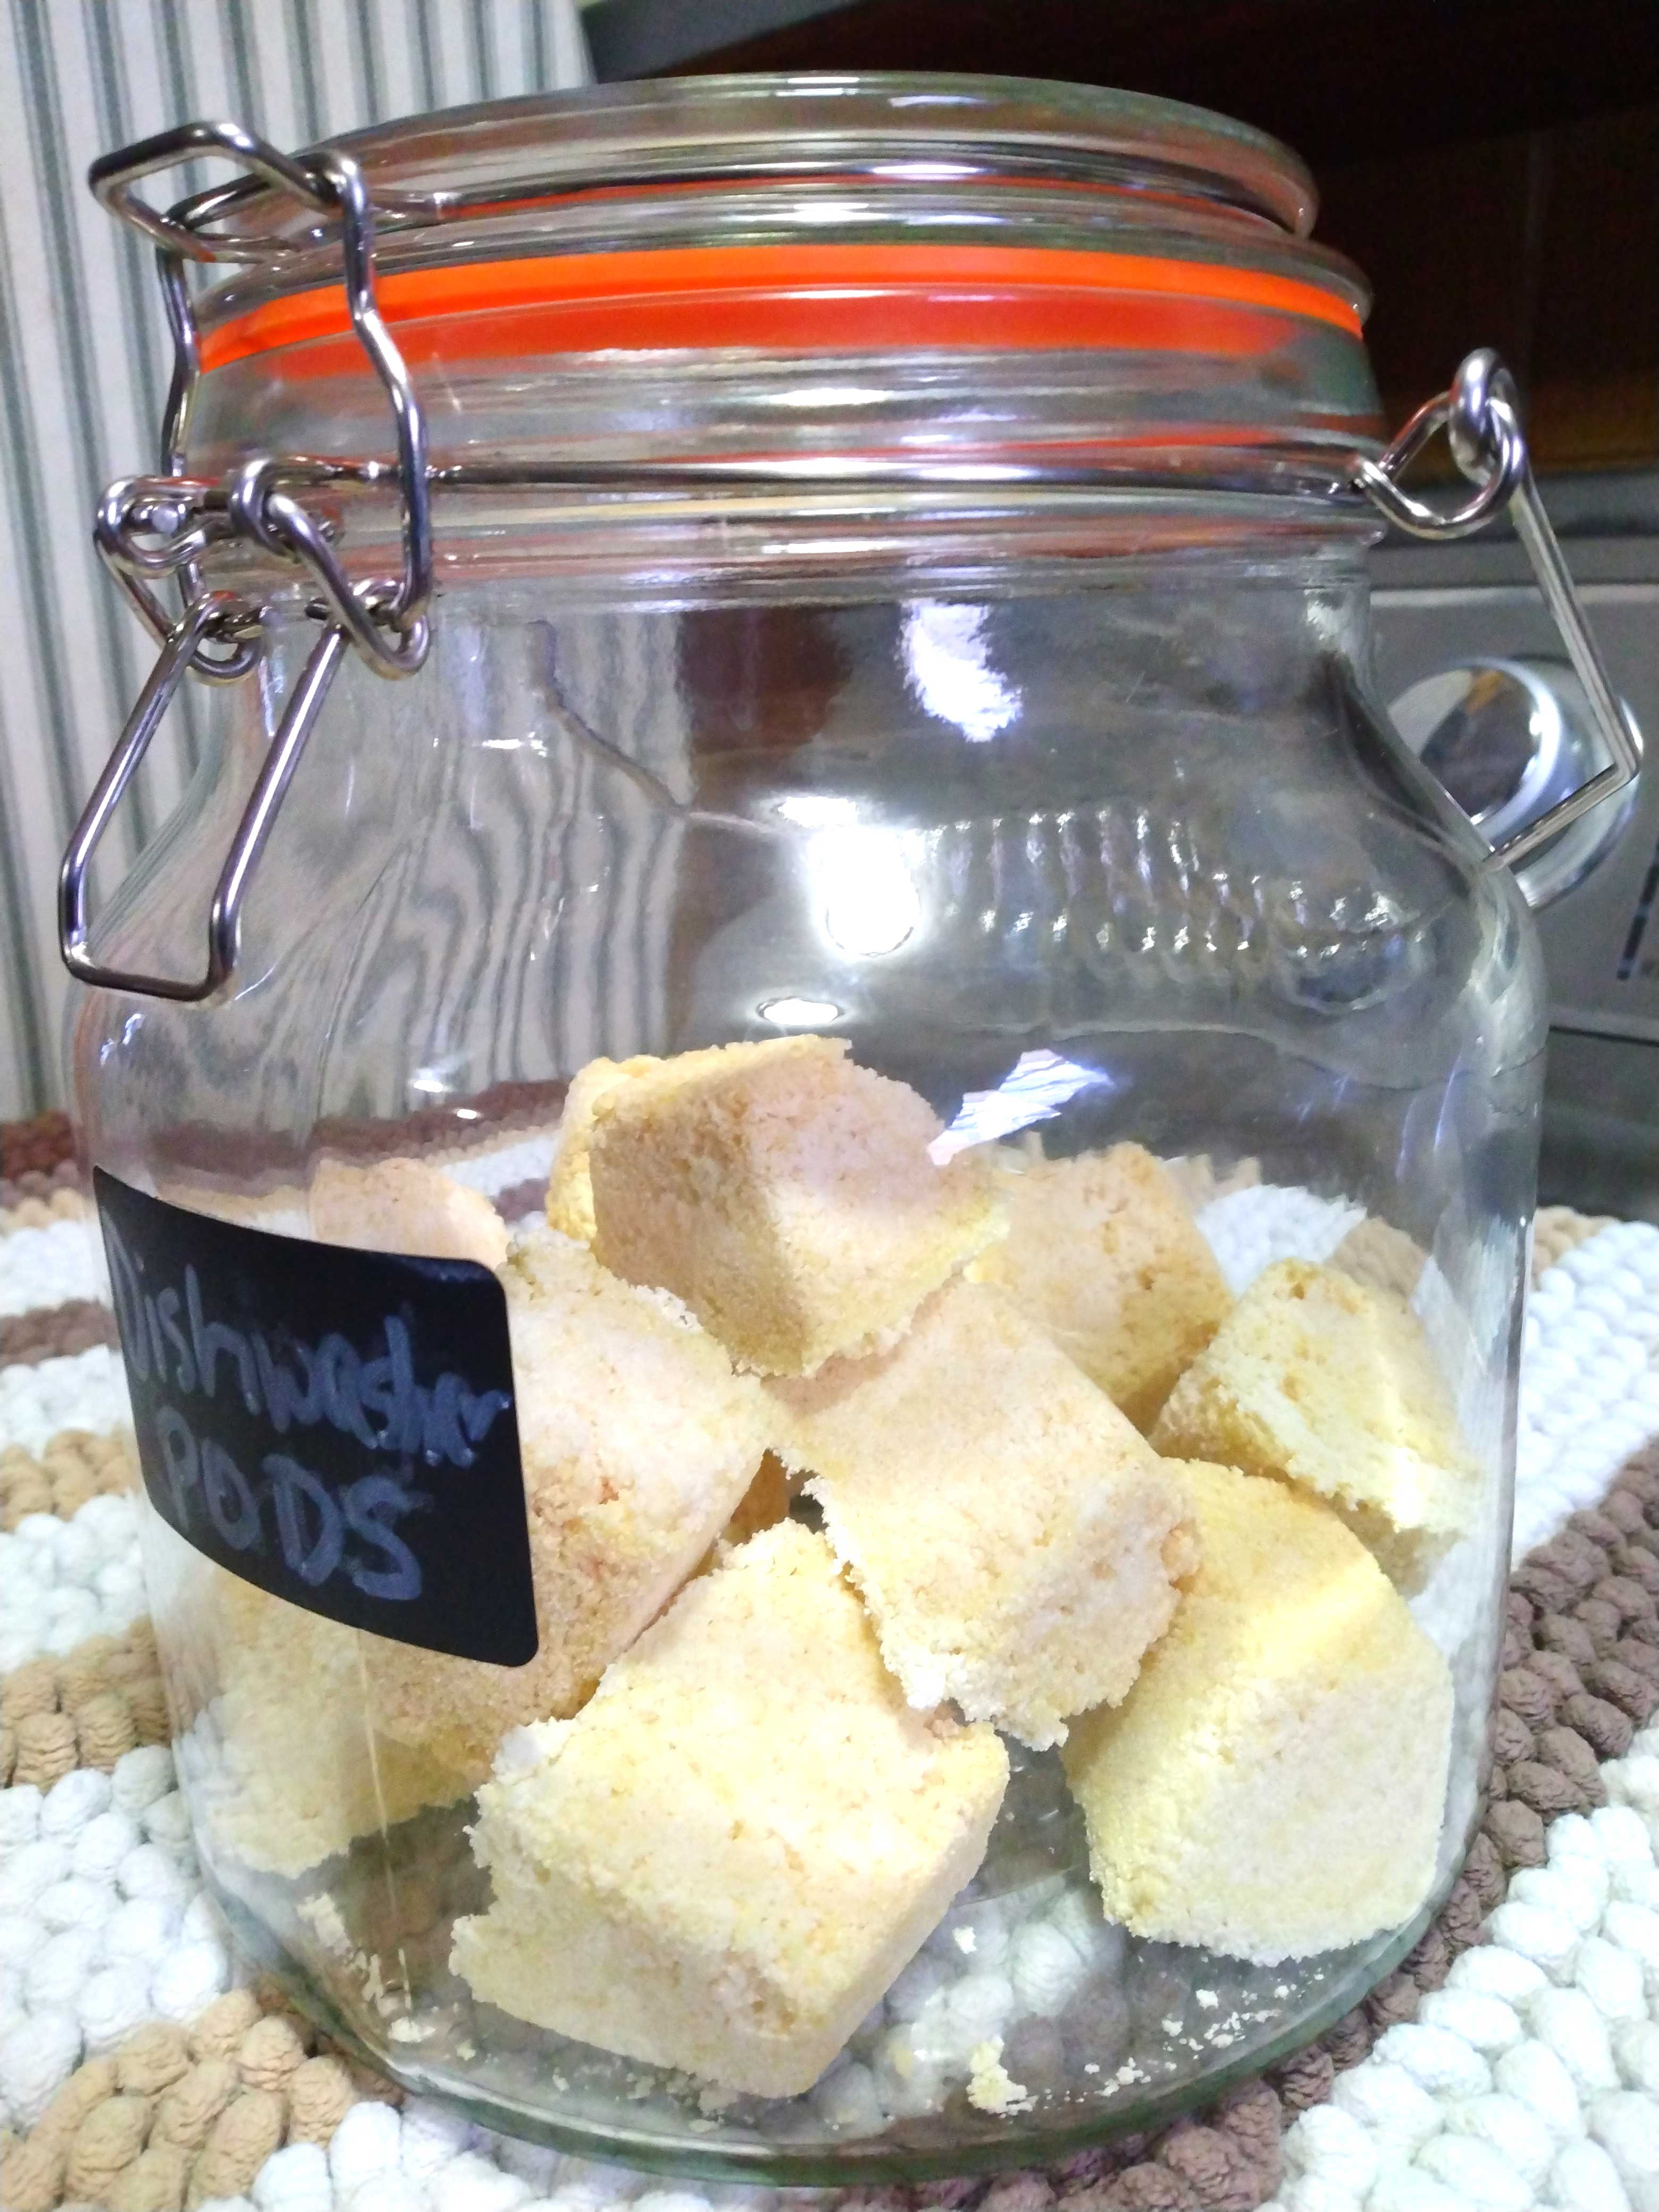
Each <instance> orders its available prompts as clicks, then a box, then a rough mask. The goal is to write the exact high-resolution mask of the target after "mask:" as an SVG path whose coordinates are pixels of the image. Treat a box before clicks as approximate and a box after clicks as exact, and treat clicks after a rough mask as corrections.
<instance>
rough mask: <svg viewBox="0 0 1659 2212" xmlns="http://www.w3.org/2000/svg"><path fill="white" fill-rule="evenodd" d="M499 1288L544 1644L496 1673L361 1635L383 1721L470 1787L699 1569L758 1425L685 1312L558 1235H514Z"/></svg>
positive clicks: (742, 1391)
mask: <svg viewBox="0 0 1659 2212" xmlns="http://www.w3.org/2000/svg"><path fill="white" fill-rule="evenodd" d="M502 1282H503V1284H504V1285H505V1288H506V1291H507V1320H508V1324H509V1327H510V1329H511V1332H512V1340H513V1382H514V1386H515V1391H516V1396H517V1400H518V1406H517V1412H518V1422H519V1445H520V1453H521V1455H522V1458H523V1462H524V1478H525V1498H526V1506H527V1508H528V1511H529V1516H530V1555H531V1565H532V1571H533V1573H534V1577H535V1588H536V1616H537V1622H538V1628H539V1631H540V1636H541V1647H540V1649H539V1650H538V1652H537V1654H536V1656H535V1657H534V1658H533V1659H532V1661H531V1662H529V1664H528V1665H527V1666H524V1667H494V1666H489V1665H487V1664H485V1663H484V1662H483V1661H481V1660H476V1659H457V1658H453V1657H450V1656H447V1655H446V1654H443V1653H440V1652H433V1651H422V1650H415V1649H414V1648H413V1647H412V1646H410V1645H408V1644H394V1643H391V1642H389V1641H387V1640H386V1639H385V1638H380V1637H368V1638H365V1639H364V1649H365V1652H366V1655H367V1659H368V1679H369V1687H370V1691H371V1693H372V1696H373V1699H374V1711H375V1716H376V1718H377V1720H378V1721H379V1723H380V1726H381V1727H382V1728H383V1729H385V1730H386V1733H387V1734H388V1735H393V1736H396V1737H397V1738H398V1740H399V1741H404V1742H409V1743H417V1744H422V1745H424V1746H426V1747H427V1748H428V1750H429V1751H430V1752H432V1753H434V1754H435V1755H436V1756H439V1757H441V1759H444V1761H445V1762H446V1763H447V1764H448V1765H453V1766H455V1767H457V1768H459V1770H460V1771H462V1772H464V1773H465V1774H466V1775H467V1776H468V1778H469V1779H470V1780H471V1781H474V1782H476V1781H477V1780H479V1779H481V1778H483V1776H484V1775H485V1774H487V1773H488V1772H489V1765H490V1761H491V1760H492V1759H494V1757H495V1748H496V1746H497V1745H498V1744H499V1743H500V1741H501V1737H502V1736H503V1735H504V1734H505V1733H506V1732H507V1729H510V1728H514V1727H517V1726H518V1725H519V1724H520V1723H522V1722H525V1721H530V1720H542V1719H545V1718H546V1717H548V1716H549V1715H550V1714H553V1715H561V1716H562V1715H566V1714H569V1713H573V1712H574V1711H576V1709H577V1708H578V1706H580V1705H581V1704H582V1702H583V1701H584V1699H586V1697H587V1696H588V1695H589V1693H590V1692H592V1688H593V1686H594V1684H595V1683H596V1682H597V1681H598V1680H599V1676H600V1675H601V1674H603V1673H604V1671H605V1668H606V1667H607V1666H609V1664H610V1663H611V1660H613V1659H614V1658H615V1657H616V1656H617V1653H618V1652H620V1651H623V1650H626V1649H627V1647H628V1645H629V1644H631V1643H632V1642H633V1640H634V1638H635V1637H636V1636H637V1635H638V1634H639V1632H640V1631H641V1629H642V1628H643V1627H644V1626H646V1624H647V1622H648V1621H650V1620H653V1618H654V1617H655V1616H656V1614H657V1613H659V1612H660V1610H661V1609H662V1607H663V1606H664V1605H665V1603H666V1602H667V1601H668V1600H669V1599H670V1598H671V1596H672V1595H673V1594H674V1592H675V1590H676V1589H678V1587H679V1585H680V1583H683V1582H684V1580H685V1578H686V1577H687V1576H688V1575H690V1574H691V1573H693V1572H694V1571H695V1570H696V1566H697V1564H698V1562H699V1560H700V1559H702V1555H703V1553H705V1552H706V1551H707V1550H708V1547H709V1545H710V1544H711V1543H712V1542H713V1541H714V1538H715V1537H716V1536H717V1535H718V1534H720V1530H721V1529H722V1528H724V1527H725V1525H726V1521H727V1519H728V1518H729V1517H730V1516H731V1514H732V1510H734V1508H736V1506H737V1505H738V1501H739V1500H740V1499H741V1498H743V1496H744V1492H746V1491H747V1489H748V1487H749V1485H750V1480H751V1479H752V1478H753V1476H754V1475H755V1474H756V1472H757V1469H758V1468H759V1466H760V1462H761V1455H762V1453H763V1449H764V1448H765V1443H766V1437H767V1431H768V1429H769V1425H770V1416H769V1408H768V1407H767V1406H766V1403H765V1398H764V1394H763V1390H762V1389H761V1386H760V1384H759V1383H757V1382H756V1381H755V1380H754V1378H753V1377H752V1376H746V1375H737V1374H734V1373H733V1372H732V1363H731V1361H730V1360H729V1359H728V1358H727V1357H726V1353H725V1352H723V1351H722V1350H721V1349H720V1346H719V1345H717V1344H716V1343H714V1341H713V1340H712V1339H711V1338H709V1337H708V1336H706V1335H705V1334H703V1332H702V1329H700V1328H698V1327H697V1325H696V1322H694V1321H693V1320H692V1318H691V1316H690V1315H689V1314H687V1313H685V1312H684V1310H683V1309H679V1308H677V1307H676V1306H675V1304H674V1302H673V1300H671V1299H670V1298H665V1297H663V1296H662V1295H661V1294H660V1293H656V1292H652V1291H640V1290H635V1289H634V1288H632V1287H631V1286H630V1285H628V1284H626V1283H622V1282H618V1281H617V1279H616V1277H615V1276H613V1275H609V1274H607V1273H605V1270H604V1268H602V1267H600V1266H599V1264H598V1262H597V1261H595V1260H594V1259H593V1258H592V1255H590V1254H589V1253H588V1252H586V1250H584V1249H583V1248H582V1247H581V1246H580V1244H575V1243H571V1242H570V1240H569V1239H568V1238H567V1237H559V1236H556V1235H555V1234H554V1233H553V1232H552V1231H550V1230H546V1229H540V1228H538V1229H536V1230H533V1231H528V1232H526V1233H524V1234H521V1235H520V1237H519V1238H518V1239H517V1240H516V1241H515V1243H514V1245H513V1253H512V1256H511V1257H510V1259H509V1260H508V1261H507V1267H506V1269H505V1270H504V1272H503V1274H502Z"/></svg>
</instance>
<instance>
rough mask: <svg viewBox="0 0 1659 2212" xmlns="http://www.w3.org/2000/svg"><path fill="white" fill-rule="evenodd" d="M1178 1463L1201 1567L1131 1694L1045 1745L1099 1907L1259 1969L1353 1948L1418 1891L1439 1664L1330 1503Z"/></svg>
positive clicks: (1446, 1718)
mask: <svg viewBox="0 0 1659 2212" xmlns="http://www.w3.org/2000/svg"><path fill="white" fill-rule="evenodd" d="M1183 1472H1184V1474H1185V1475H1186V1478H1187V1480H1188V1483H1189V1484H1190V1486H1191V1489H1192V1493H1193V1496H1194V1500H1195V1502H1196V1506H1197V1512H1198V1525H1199V1532H1200V1539H1201V1541H1202V1547H1203V1563H1202V1565H1200V1568H1199V1570H1198V1572H1197V1574H1196V1576H1195V1577H1194V1579H1193V1583H1192V1587H1191V1588H1190V1589H1188V1592H1187V1595H1185V1597H1184V1598H1183V1599H1182V1603H1181V1607H1180V1610H1179V1612H1178V1613H1176V1618H1175V1622H1174V1625H1173V1626H1172V1627H1171V1628H1170V1632H1169V1634H1168V1635H1167V1636H1165V1637H1164V1639H1163V1641H1162V1642H1161V1643H1159V1644H1155V1645H1154V1646H1153V1648H1152V1650H1151V1651H1150V1652H1148V1654H1147V1655H1146V1664H1145V1665H1144V1666H1143V1667H1142V1668H1141V1670H1140V1677H1139V1680H1138V1681H1137V1682H1136V1684H1135V1686H1134V1687H1133V1690H1131V1691H1130V1692H1129V1694H1128V1696H1127V1699H1125V1700H1124V1702H1123V1703H1122V1704H1121V1705H1119V1706H1118V1707H1116V1709H1115V1710H1108V1709H1103V1710H1102V1711H1098V1712H1094V1713H1088V1714H1085V1716H1084V1717H1083V1718H1081V1719H1080V1720H1079V1721H1077V1722H1075V1723H1073V1729H1072V1733H1071V1736H1070V1739H1069V1741H1067V1743H1066V1747H1065V1750H1064V1751H1063V1752H1062V1753H1061V1757H1062V1759H1064V1761H1065V1765H1066V1776H1067V1778H1068V1779H1069V1780H1070V1783H1071V1785H1072V1790H1073V1795H1074V1796H1076V1798H1077V1800H1078V1802H1079V1804H1080V1805H1081V1807H1082V1808H1083V1813H1084V1818H1085V1821H1086V1823H1087V1826H1088V1832H1089V1854H1090V1863H1091V1869H1092V1871H1093V1874H1094V1877H1095V1880H1096V1881H1097V1882H1098V1884H1099V1885H1100V1891H1101V1895H1102V1898H1103V1900H1104V1903H1105V1907H1106V1911H1107V1915H1108V1917H1109V1918H1111V1919H1114V1920H1121V1921H1122V1922H1123V1923H1125V1925H1126V1926H1127V1927H1129V1928H1131V1929H1133V1931H1134V1932H1135V1933H1136V1934H1137V1935H1139V1936H1150V1937H1153V1938H1155V1939H1156V1940H1158V1941H1159V1942H1173V1943H1202V1944H1207V1945H1209V1946H1210V1948H1212V1949H1213V1950H1217V1951H1223V1952H1226V1953H1229V1954H1231V1955H1232V1956H1234V1957H1236V1958H1242V1959H1254V1960H1259V1961H1261V1963H1263V1964H1266V1965H1273V1964H1274V1963H1276V1962H1277V1961H1278V1960H1281V1959H1291V1958H1306V1957H1309V1956H1311V1955H1312V1954H1316V1953H1317V1952H1321V1951H1329V1950H1334V1949H1336V1948H1340V1947H1341V1946H1343V1945H1346V1944H1349V1943H1357V1942H1362V1941H1363V1940H1364V1938H1365V1937H1367V1936H1374V1935H1376V1933H1377V1932H1378V1931H1379V1930H1381V1929H1389V1928H1394V1927H1396V1926H1398V1925H1399V1924H1400V1923H1401V1922H1403V1921H1406V1920H1408V1919H1409V1918H1410V1917H1411V1916H1412V1915H1413V1913H1414V1912H1415V1911H1417V1910H1418V1908H1419V1906H1420V1905H1422V1904H1423V1903H1424V1902H1425V1899H1427V1897H1428V1894H1429V1892H1430V1889H1431V1887H1432V1884H1433V1881H1434V1873H1435V1863H1436V1857H1437V1846H1438V1843H1439V1838H1440V1828H1441V1820H1442V1817H1443V1807H1444V1803H1445V1795H1446V1778H1447V1771H1448V1765H1449V1759H1450V1748H1451V1722H1452V1684H1451V1676H1450V1674H1449V1670H1448V1668H1447V1666H1446V1662H1445V1661H1444V1660H1443V1658H1442V1657H1441V1656H1440V1654H1439V1652H1438V1651H1437V1650H1436V1649H1435V1647H1434V1645H1433V1644H1431V1642H1430V1640H1429V1638H1427V1637H1426V1636H1425V1634H1424V1633H1423V1632H1422V1630H1421V1629H1420V1628H1419V1627H1418V1626H1417V1624H1416V1622H1415V1621H1414V1620H1413V1619H1412V1617H1411V1614H1410V1613H1409V1611H1408V1610H1407V1606H1406V1603H1405V1601H1404V1600H1403V1599H1402V1598H1401V1595H1400V1594H1399V1592H1398V1591H1397V1590H1396V1589H1395V1588H1394V1587H1393V1585H1392V1584H1391V1583H1389V1580H1388V1578H1387V1577H1386V1576H1384V1575H1383V1572H1382V1571H1381V1570H1380V1569H1379V1568H1378V1566H1377V1565H1376V1561H1375V1560H1374V1559H1372V1558H1371V1556H1370V1553H1369V1552H1367V1551H1366V1549H1365V1548H1364V1545H1362V1544H1361V1543H1360V1542H1359V1541H1358V1539H1357V1538H1356V1537H1354V1536H1353V1535H1352V1534H1350V1532H1349V1531H1348V1530H1347V1529H1346V1528H1344V1527H1343V1525H1342V1523H1341V1522H1340V1521H1339V1520H1338V1519H1337V1517H1336V1516H1335V1515H1334V1513H1332V1512H1331V1511H1330V1510H1329V1509H1328V1507H1326V1506H1324V1505H1322V1504H1319V1503H1318V1502H1317V1501H1316V1499H1313V1498H1308V1497H1306V1496H1304V1495H1303V1494H1302V1493H1300V1492H1297V1491H1293V1490H1288V1489H1286V1488H1285V1486H1284V1485H1283V1484H1282V1483H1278V1482H1269V1481H1264V1480H1261V1479H1260V1478H1258V1477H1255V1476H1250V1475H1243V1474H1237V1473H1236V1472H1235V1470H1234V1469H1233V1468H1222V1467H1205V1466H1200V1465H1192V1464H1189V1465H1188V1466H1187V1467H1186V1468H1185V1469H1184V1470H1183Z"/></svg>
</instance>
